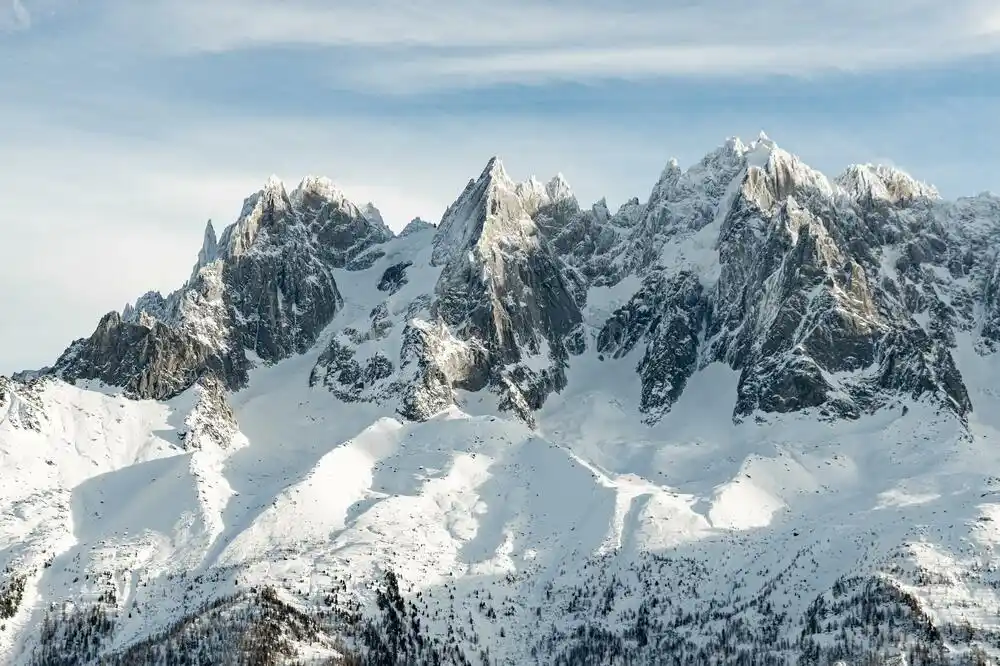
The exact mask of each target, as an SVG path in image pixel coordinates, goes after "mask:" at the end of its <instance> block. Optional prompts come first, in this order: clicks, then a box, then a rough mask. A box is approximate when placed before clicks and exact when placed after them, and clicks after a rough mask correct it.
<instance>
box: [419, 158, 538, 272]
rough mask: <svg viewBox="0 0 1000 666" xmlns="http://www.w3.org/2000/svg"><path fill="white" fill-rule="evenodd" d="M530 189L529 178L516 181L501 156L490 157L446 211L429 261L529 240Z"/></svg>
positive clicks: (534, 206) (439, 262)
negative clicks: (523, 181) (505, 168)
mask: <svg viewBox="0 0 1000 666" xmlns="http://www.w3.org/2000/svg"><path fill="white" fill-rule="evenodd" d="M533 192H534V189H533V188H531V186H530V182H529V183H521V184H520V185H518V184H515V183H514V181H512V180H511V179H510V177H509V176H508V175H507V172H506V171H505V170H504V167H503V163H502V162H501V161H500V158H498V157H492V158H491V159H490V160H489V162H487V164H486V167H485V168H484V169H483V172H482V174H480V176H479V178H478V179H477V180H475V181H471V182H470V183H469V185H468V186H467V187H466V188H465V190H464V191H463V192H462V194H461V195H460V196H459V198H458V199H457V200H456V201H455V203H453V204H452V205H451V206H449V207H448V209H447V210H446V211H445V213H444V216H443V217H442V218H441V224H440V225H438V233H437V235H436V236H435V238H434V253H433V256H432V262H433V263H434V264H435V265H438V266H441V265H445V264H446V263H448V262H449V261H451V260H452V259H454V258H456V257H457V256H459V255H461V254H462V253H465V252H467V251H470V250H474V249H476V250H479V251H481V252H482V251H489V249H490V248H492V247H494V246H495V245H496V244H505V245H510V244H514V245H524V244H526V243H530V242H531V238H532V236H533V234H534V223H533V222H532V220H531V213H532V212H534V210H533V209H537V205H538V202H537V201H536V200H535V199H534V197H532V196H530V195H531V194H532V193H533Z"/></svg>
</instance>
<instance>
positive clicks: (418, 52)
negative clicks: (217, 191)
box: [107, 0, 1000, 92]
mask: <svg viewBox="0 0 1000 666" xmlns="http://www.w3.org/2000/svg"><path fill="white" fill-rule="evenodd" d="M624 5H625V3H610V2H595V1H594V0H583V1H578V2H575V3H572V4H570V3H565V2H555V3H546V4H541V3H534V2H530V3H529V2H525V1H524V0H512V2H509V3H487V2H481V1H477V0H472V1H468V2H458V1H457V0H439V1H438V2H435V3H421V4H414V3H409V2H401V1H400V0H369V1H368V2H363V3H362V2H358V1H357V0H345V1H344V2H337V3H319V2H309V1H307V0H298V1H288V2H275V1H269V0H239V1H238V2H237V1H236V0H214V1H213V2H210V3H208V2H200V1H195V0H149V2H144V3H129V4H127V5H121V6H119V9H118V10H117V11H115V12H113V13H109V15H108V17H107V19H108V21H109V24H108V25H110V26H113V27H114V33H115V34H129V35H136V36H140V41H141V42H142V43H143V44H144V45H146V47H147V48H154V49H159V51H160V52H161V53H162V54H172V55H175V56H177V55H189V56H190V55H197V54H204V53H220V52H233V51H241V50H253V49H260V48H280V47H290V46H308V47H313V48H315V49H317V51H316V52H315V53H314V54H313V56H312V60H313V66H317V67H324V66H325V67H327V68H328V69H329V72H330V75H329V78H330V80H331V82H332V83H336V84H338V85H340V86H347V87H354V88H365V89H370V88H371V87H372V86H375V87H377V88H378V89H379V90H380V91H394V92H399V91H419V90H425V89H428V88H431V89H437V88H467V87H482V86H485V85H492V84H497V83H538V82H545V81H550V80H553V79H560V80H576V81H586V80H592V79H615V78H618V79H636V78H650V77H666V76H747V75H756V76H768V75H798V76H807V75H814V74H823V73H826V72H832V71H884V70H889V69H893V68H898V67H912V66H919V65H926V64H933V63H940V62H948V61H953V60H956V59H961V58H965V57H969V56H977V55H982V54H987V53H994V52H997V51H998V49H1000V35H998V34H997V31H996V30H994V29H993V28H990V27H989V26H991V25H993V24H995V23H996V13H995V9H993V8H992V7H989V6H988V5H985V4H984V3H983V2H982V1H981V0H956V1H955V2H950V3H941V2H939V1H938V0H899V1H897V2H893V3H876V4H874V5H873V4H872V3H870V2H868V0H864V1H863V0H837V1H836V2H834V1H832V0H817V1H815V2H805V3H804V2H800V1H797V0H769V1H767V2H756V3H748V2H743V1H742V0H740V1H738V2H737V1H736V0H706V1H705V2H700V3H697V4H693V3H687V2H669V3H647V2H637V3H628V4H627V6H624ZM984 26H987V27H985V28H984ZM324 49H337V50H336V52H334V53H324ZM345 49H346V51H345ZM345 53H347V54H349V60H350V63H351V67H344V66H343V65H342V62H343V59H344V56H345Z"/></svg>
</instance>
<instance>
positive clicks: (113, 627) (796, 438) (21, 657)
mask: <svg viewBox="0 0 1000 666" xmlns="http://www.w3.org/2000/svg"><path fill="white" fill-rule="evenodd" d="M998 350H1000V199H998V198H997V197H993V196H991V195H980V196H978V197H973V198H966V199H960V200H957V201H945V200H942V199H941V198H940V196H939V195H938V193H937V192H936V191H935V190H934V189H933V188H931V187H930V186H928V185H925V184H923V183H920V182H918V181H916V180H914V179H913V178H912V177H910V176H909V175H907V174H905V173H903V172H901V171H898V170H896V169H892V168H887V167H880V166H871V165H861V166H852V167H850V168H848V169H847V170H846V171H845V172H844V173H843V174H842V175H840V176H838V177H836V178H828V177H827V176H825V175H823V174H821V173H819V172H817V171H815V170H813V169H811V168H810V167H809V166H807V165H805V164H804V163H802V161H801V160H799V159H798V158H797V157H796V156H794V155H792V154H790V153H788V152H786V151H784V150H782V149H781V148H779V147H778V146H777V145H775V144H774V142H772V141H771V140H770V139H768V138H767V137H766V136H763V135H761V137H759V138H758V139H757V140H756V141H754V142H752V143H750V144H748V145H747V144H744V143H742V142H741V141H739V140H738V139H731V140H729V141H727V142H726V143H725V144H724V145H722V146H720V147H719V148H718V149H716V150H714V151H713V152H711V153H709V154H708V155H707V156H706V157H705V158H704V159H702V160H701V161H699V162H698V163H697V164H695V165H693V166H691V167H689V168H687V169H682V168H681V167H680V166H679V165H678V164H677V163H676V162H675V161H671V162H670V163H668V165H667V166H666V168H665V169H664V170H663V172H662V174H661V175H660V177H659V179H658V180H657V182H656V183H655V185H654V186H653V188H652V191H651V193H650V194H649V196H648V197H647V198H646V199H645V201H640V200H639V199H633V200H630V201H628V202H626V203H625V204H624V205H623V206H621V207H620V208H619V209H618V210H617V211H616V212H612V211H611V210H610V209H609V207H608V205H607V203H606V202H605V201H600V202H598V203H596V204H594V205H592V206H589V207H583V206H581V205H580V203H579V202H578V201H577V199H576V198H575V196H574V195H573V193H572V190H571V188H570V187H569V185H568V183H567V182H566V181H565V179H564V178H563V177H562V176H561V175H560V176H556V177H555V178H553V179H552V180H550V181H549V182H547V183H544V184H543V183H541V182H539V181H536V180H535V179H531V180H529V181H526V182H522V183H518V182H515V181H513V180H512V179H511V178H510V177H509V176H508V175H507V173H506V172H505V170H504V168H503V166H502V164H501V163H500V161H499V160H498V159H497V158H493V159H492V160H490V161H489V163H488V164H487V165H486V168H485V169H484V170H483V172H482V173H481V174H480V176H479V177H478V178H476V179H473V180H470V181H469V183H468V185H467V186H466V187H465V189H464V190H463V191H462V192H461V194H460V195H459V197H458V198H457V200H456V201H455V203H454V204H452V205H451V206H450V207H449V208H448V209H447V211H446V212H445V214H444V216H443V217H442V219H441V221H440V223H439V224H438V225H436V226H435V225H431V224H429V223H427V222H424V221H423V220H420V219H414V220H413V221H412V222H410V223H409V224H408V225H406V227H405V229H403V231H402V232H401V233H399V234H398V235H395V234H393V233H392V231H390V229H389V228H388V227H387V226H386V225H385V222H384V221H383V220H382V217H381V215H380V214H379V212H378V210H377V209H376V208H375V207H374V205H372V204H370V203H369V204H365V205H363V206H358V205H356V204H354V203H352V202H350V201H349V200H348V199H346V198H345V197H344V195H343V193H341V192H340V191H339V190H338V189H337V188H336V187H335V186H334V185H333V184H332V183H330V182H329V181H327V180H325V179H317V178H307V179H306V180H304V181H302V183H301V184H300V185H299V186H298V187H297V188H296V189H294V190H293V191H291V192H290V193H289V192H287V191H286V189H285V187H284V186H283V185H282V183H281V182H280V181H278V180H277V179H274V178H272V179H271V180H269V181H268V182H267V183H266V184H265V186H264V187H263V188H262V189H261V190H260V191H259V192H257V193H256V194H253V195H252V196H250V197H249V198H248V199H247V200H246V201H245V202H244V205H243V209H242V211H241V212H240V214H239V216H238V217H237V219H236V221H235V222H234V223H232V224H231V225H229V226H228V227H226V229H225V230H224V231H223V232H222V234H221V235H219V236H217V235H216V233H215V230H214V229H213V227H212V225H211V223H209V225H208V228H207V229H206V232H205V236H204V239H203V243H202V247H201V250H200V251H199V252H198V258H197V261H196V264H195V266H194V268H193V270H192V274H191V277H190V278H189V279H188V281H187V282H186V283H185V284H184V285H182V286H181V287H180V288H179V289H178V290H177V291H175V292H173V293H170V294H168V295H166V296H164V295H162V294H159V293H156V292H150V293H147V294H145V295H143V296H141V297H139V298H138V299H137V300H136V302H135V303H133V304H129V305H127V306H126V307H125V308H124V310H123V311H122V312H112V313H109V314H107V315H105V316H104V317H103V318H101V320H100V322H99V323H98V325H97V328H96V330H95V331H94V333H93V334H92V335H91V336H90V337H89V338H83V339H80V340H77V341H75V342H73V343H72V344H70V346H69V347H68V349H67V350H66V352H64V353H63V354H62V356H61V357H60V358H59V359H58V360H57V361H56V362H55V363H54V365H53V366H52V367H51V368H46V369H43V370H41V371H37V372H29V373H23V374H21V375H18V376H16V377H14V378H2V377H0V465H2V469H3V471H4V476H3V478H4V483H3V484H2V486H3V487H2V488H0V506H2V507H3V517H2V519H0V567H2V569H0V656H2V661H3V662H4V663H12V664H93V663H100V664H175V663H185V664H264V663H344V664H352V663H362V664H366V663H370V664H424V663H427V664H467V663H477V664H478V663H483V664H494V663H495V664H525V663H538V664H674V663H676V664H703V663H704V664H710V663H711V664H716V663H746V664H750V663H759V664H817V665H818V664H834V663H838V662H842V663H873V664H878V663H914V664H959V663H962V664H965V663H969V664H973V663H976V664H978V663H993V660H995V659H996V658H997V657H998V656H1000V620H998V619H997V618H998V615H997V612H998V611H997V609H998V608H1000V596H998V593H997V590H998V589H1000V578H998V573H997V571H998V570H997V566H996V564H995V561H996V558H995V553H994V549H995V548H996V547H997V545H998V544H1000V532H998V531H997V530H998V528H997V527H995V525H996V524H997V523H995V522H994V521H995V520H1000V503H997V502H996V497H997V493H998V492H1000V448H998V447H997V446H996V443H997V442H998V441H1000V440H998V436H1000V435H998V429H1000V420H997V419H996V417H995V416H994V414H996V413H997V411H996V410H997V407H1000V403H998V401H997V395H998V392H997V389H996V381H997V380H996V377H998V376H1000V374H997V371H998V370H1000V356H998V355H997V352H998Z"/></svg>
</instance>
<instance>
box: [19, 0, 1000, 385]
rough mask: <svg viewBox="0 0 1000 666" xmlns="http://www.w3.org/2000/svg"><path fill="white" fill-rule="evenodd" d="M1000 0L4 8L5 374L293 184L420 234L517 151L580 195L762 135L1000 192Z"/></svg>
mask: <svg viewBox="0 0 1000 666" xmlns="http://www.w3.org/2000/svg"><path fill="white" fill-rule="evenodd" d="M998 118H1000V3H997V2H995V0H950V1H949V2H941V0H892V1H891V2H888V1H887V2H882V3H873V2H871V0H755V2H746V1H745V0H657V1H654V0H629V1H627V2H626V1H624V0H613V1H612V0H504V2H502V3H501V2H495V1H493V2H483V1H481V0H424V1H422V2H421V1H417V0H326V1H321V0H211V2H207V1H205V0H142V1H141V2H138V1H136V0H0V159H2V160H3V169H2V171H0V286H2V287H3V288H2V289H0V373H9V372H12V371H15V370H20V369H24V368H35V367H40V366H43V365H46V364H50V363H51V362H52V361H54V360H55V358H56V357H57V356H58V355H59V353H60V352H61V351H62V350H63V349H64V348H65V347H66V346H67V344H68V343H69V342H70V341H71V340H73V339H75V338H79V337H85V336H87V335H89V334H90V333H91V332H92V331H93V328H94V326H95V325H96V323H97V321H98V319H99V318H100V316H101V315H102V314H104V313H105V312H107V311H109V310H114V309H121V308H122V307H123V306H124V304H125V303H126V302H129V301H133V300H134V299H135V298H136V297H137V296H139V295H140V294H142V293H144V292H145V291H148V290H150V289H157V290H161V291H164V292H166V291H170V290H172V289H174V288H176V287H178V286H180V284H182V283H183V281H184V280H185V279H186V277H187V276H188V274H189V272H190V269H191V266H192V264H193V263H194V261H195V259H196V256H197V251H198V248H199V246H200V241H201V236H202V232H203V229H204V226H205V221H206V220H208V219H212V220H213V221H214V223H215V224H216V228H217V229H218V230H221V228H222V227H223V226H225V225H226V224H228V223H230V222H232V221H233V220H234V219H235V217H236V215H237V214H238V213H239V211H240V208H241V203H242V200H243V198H244V197H246V196H247V195H249V194H250V193H252V192H253V191H255V190H257V189H258V188H259V187H260V186H261V185H262V184H263V183H264V182H265V181H266V180H267V178H268V177H269V176H270V175H271V174H276V175H278V176H279V177H281V178H282V179H283V180H285V182H286V183H288V184H289V186H294V185H295V184H296V183H298V182H299V181H300V180H301V179H302V178H303V177H305V176H306V175H323V176H328V177H330V178H331V179H332V180H333V181H334V182H336V183H337V184H338V185H339V186H340V187H341V188H342V189H343V190H345V191H346V192H347V194H348V195H349V196H350V197H352V198H353V199H355V200H356V201H357V202H358V203H364V202H366V201H373V202H374V203H375V204H376V206H378V207H379V209H380V210H381V211H382V213H383V215H384V217H385V219H386V221H387V222H388V223H389V225H390V226H392V227H394V228H396V229H399V228H401V227H402V226H403V225H404V224H405V223H406V222H407V221H409V220H410V219H411V218H413V217H416V216H420V217H423V218H424V219H427V220H430V221H434V222H436V221H437V220H438V219H439V218H440V215H441V213H442V212H443V210H444V209H445V207H446V206H447V205H448V204H449V203H451V201H453V200H454V199H455V198H456V197H457V195H458V194H459V193H460V192H461V190H462V188H463V187H464V185H465V183H466V182H467V181H468V179H469V178H470V177H472V176H475V175H478V173H479V172H480V171H481V169H482V167H483V165H484V164H485V163H486V162H487V160H488V159H489V158H490V157H491V156H492V155H495V154H498V155H500V156H501V157H502V158H503V161H504V165H505V167H506V168H507V171H508V172H509V173H511V175H512V176H514V177H517V178H519V179H524V178H527V177H528V176H531V175H536V176H537V177H539V178H541V179H547V178H549V177H551V176H552V175H554V174H555V173H557V172H561V173H563V174H564V175H565V177H566V179H567V180H568V181H569V182H570V184H571V185H572V186H573V189H574V191H575V192H576V194H577V196H578V198H579V199H580V200H581V202H582V203H589V202H593V201H596V200H597V199H600V198H601V197H606V198H607V200H608V202H609V204H610V205H611V206H612V207H616V206H618V205H620V204H621V203H623V202H624V201H626V200H627V199H629V198H631V197H639V198H640V199H644V198H645V197H646V196H647V195H648V193H649V190H650V188H651V187H652V185H653V183H654V182H655V181H656V179H657V177H658V175H659V173H660V172H661V170H662V169H663V166H664V165H665V164H666V163H667V161H668V160H669V159H670V158H672V157H675V158H677V159H678V160H679V161H680V162H681V164H682V166H683V165H687V164H692V163H694V162H696V161H697V160H698V159H700V158H701V157H702V156H703V155H704V154H706V153H708V152H709V151H710V150H712V149H713V148H715V147H716V146H718V145H720V144H722V143H723V142H724V141H725V139H726V138H727V137H730V136H742V137H744V138H748V139H749V138H753V137H755V136H756V135H757V134H758V132H760V131H761V130H765V131H766V132H767V133H768V134H769V135H770V137H771V138H772V139H774V140H775V141H776V142H777V143H778V144H779V145H781V146H782V147H783V148H786V149H787V150H790V151H791V152H793V153H796V154H798V155H799V156H801V157H802V158H803V159H804V160H805V161H806V162H808V163H809V164H811V165H812V166H814V167H816V168H818V169H821V170H823V171H824V172H827V173H829V174H836V173H839V172H840V171H842V170H843V169H844V168H845V167H846V166H847V165H849V164H852V163H866V162H875V163H885V164H892V165H894V166H897V167H899V168H902V169H904V170H906V171H908V172H910V173H912V174H913V175H914V176H916V177H918V178H920V179H921V180H925V181H928V182H930V183H932V184H934V185H936V186H937V187H938V188H939V190H940V191H941V192H942V194H943V195H944V196H947V197H958V196H963V195H972V194H976V193H979V192H981V191H985V190H991V191H997V190H1000V121H998V120H997V119H998Z"/></svg>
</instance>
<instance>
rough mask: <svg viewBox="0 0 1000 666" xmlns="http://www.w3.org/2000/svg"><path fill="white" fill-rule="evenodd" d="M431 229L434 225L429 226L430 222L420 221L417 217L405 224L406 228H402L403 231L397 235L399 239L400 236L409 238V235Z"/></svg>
mask: <svg viewBox="0 0 1000 666" xmlns="http://www.w3.org/2000/svg"><path fill="white" fill-rule="evenodd" d="M433 228H434V225H433V224H431V223H430V222H427V221H425V220H422V219H421V218H419V217H415V218H413V219H412V220H410V221H409V222H407V223H406V226H405V227H403V230H402V231H400V232H399V235H400V236H401V237H402V236H409V235H410V234H415V233H417V232H420V231H424V230H426V229H433Z"/></svg>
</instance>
